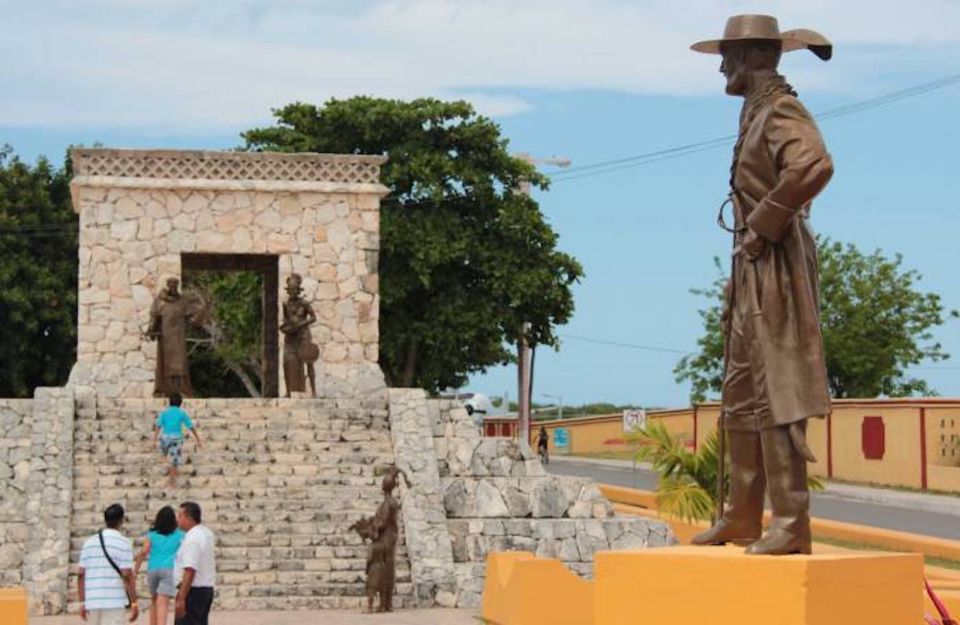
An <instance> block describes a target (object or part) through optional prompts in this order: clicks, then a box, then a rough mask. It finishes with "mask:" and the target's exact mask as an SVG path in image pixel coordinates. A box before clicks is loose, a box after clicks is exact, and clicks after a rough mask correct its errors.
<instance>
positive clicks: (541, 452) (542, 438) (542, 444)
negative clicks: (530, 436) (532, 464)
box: [537, 425, 550, 464]
mask: <svg viewBox="0 0 960 625" xmlns="http://www.w3.org/2000/svg"><path fill="white" fill-rule="evenodd" d="M549 440H550V437H549V436H548V435H547V428H545V427H544V426H542V425H541V426H540V433H539V434H537V455H538V456H540V461H541V462H543V463H544V464H549V463H550V456H549V454H548V453H547V443H548V441H549Z"/></svg>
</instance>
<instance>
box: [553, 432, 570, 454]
mask: <svg viewBox="0 0 960 625" xmlns="http://www.w3.org/2000/svg"><path fill="white" fill-rule="evenodd" d="M553 447H554V449H555V450H556V451H557V452H558V453H561V454H563V453H567V452H569V451H570V430H568V429H567V428H553Z"/></svg>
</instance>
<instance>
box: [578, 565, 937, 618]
mask: <svg viewBox="0 0 960 625" xmlns="http://www.w3.org/2000/svg"><path fill="white" fill-rule="evenodd" d="M922 579H923V558H922V557H921V556H920V555H918V554H889V553H875V552H852V553H849V554H825V555H811V556H803V555H795V556H778V557H774V556H747V555H745V554H744V553H743V549H742V548H737V547H667V548H663V549H647V550H642V551H607V552H600V553H598V554H597V555H596V582H595V584H596V589H595V590H596V595H595V611H594V621H593V622H594V623H603V625H634V624H635V623H636V622H637V618H638V615H640V614H642V617H643V621H644V622H648V623H670V624H671V625H702V624H703V623H715V624H717V625H721V624H730V625H734V624H736V625H769V624H770V623H774V622H775V623H778V624H780V625H838V624H840V623H870V625H903V624H905V623H922V622H923V621H922V615H923V597H922V595H921V593H920V587H921V583H922Z"/></svg>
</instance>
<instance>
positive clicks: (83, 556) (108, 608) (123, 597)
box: [77, 503, 138, 625]
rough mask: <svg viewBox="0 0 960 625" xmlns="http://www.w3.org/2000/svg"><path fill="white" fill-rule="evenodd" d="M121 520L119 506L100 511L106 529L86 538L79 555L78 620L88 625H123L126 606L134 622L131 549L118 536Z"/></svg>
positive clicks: (114, 505)
mask: <svg viewBox="0 0 960 625" xmlns="http://www.w3.org/2000/svg"><path fill="white" fill-rule="evenodd" d="M124 517H125V515H124V512H123V506H121V505H120V504H118V503H115V504H113V505H111V506H109V507H107V509H106V510H104V511H103V520H104V522H105V523H106V526H107V527H106V529H103V530H100V531H99V532H97V533H96V534H94V535H93V536H91V537H90V538H88V539H87V541H86V542H85V543H83V549H82V550H81V551H80V571H79V580H78V583H77V588H78V589H79V593H80V604H81V605H80V618H82V619H83V620H84V621H86V622H87V623H88V624H89V625H124V616H125V612H126V609H127V606H128V605H129V607H130V622H131V623H132V622H134V621H136V620H137V616H138V608H137V590H136V586H135V585H134V579H133V546H132V545H131V544H130V539H129V538H127V537H126V536H124V535H123V534H121V533H120V528H121V527H122V526H123V521H124Z"/></svg>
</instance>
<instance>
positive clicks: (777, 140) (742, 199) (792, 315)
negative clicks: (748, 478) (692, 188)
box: [725, 93, 833, 427]
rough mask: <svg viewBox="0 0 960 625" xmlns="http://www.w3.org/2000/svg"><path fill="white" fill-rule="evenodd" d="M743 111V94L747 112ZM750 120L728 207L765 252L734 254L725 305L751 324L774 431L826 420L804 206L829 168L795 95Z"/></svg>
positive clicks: (813, 261) (776, 100)
mask: <svg viewBox="0 0 960 625" xmlns="http://www.w3.org/2000/svg"><path fill="white" fill-rule="evenodd" d="M754 104H756V103H754ZM750 105H751V102H750V98H749V96H748V98H747V100H746V101H745V103H744V107H745V113H746V112H747V110H748V107H749V106H750ZM750 112H751V113H752V114H751V115H750V116H749V117H752V119H749V118H747V119H744V120H742V122H741V123H742V130H741V132H742V133H743V139H742V146H741V147H740V151H739V157H738V158H737V159H736V162H735V163H734V172H733V174H734V175H733V180H734V194H733V200H734V203H735V212H736V215H737V221H738V223H737V226H738V227H740V226H743V225H744V223H743V220H745V222H746V225H748V226H749V228H750V229H751V230H753V231H754V232H756V233H757V234H759V235H760V236H761V237H763V239H764V240H765V241H766V245H765V246H764V249H763V251H762V253H761V254H760V256H759V257H758V258H757V259H756V260H752V261H751V260H749V259H747V258H746V257H745V256H744V255H743V254H734V270H733V281H734V283H733V285H732V287H733V288H732V298H733V301H732V302H730V305H731V306H734V307H741V311H743V312H746V313H747V316H748V318H749V319H750V320H751V321H749V322H750V323H752V324H753V325H752V326H751V329H752V330H753V333H754V336H755V337H756V340H755V341H752V345H751V346H750V348H749V349H750V350H751V357H750V362H751V367H754V366H759V367H760V368H762V371H761V375H763V372H765V375H766V384H764V385H762V386H763V387H765V388H764V389H762V390H761V391H760V392H765V393H766V395H767V397H766V400H767V402H768V405H769V414H768V415H766V416H765V417H764V421H761V423H760V426H761V427H771V426H776V425H785V424H788V423H792V422H795V421H799V420H802V419H805V418H808V417H811V416H824V415H826V414H828V413H829V412H830V397H829V392H828V386H827V376H826V366H825V360H824V354H823V339H822V336H821V333H820V320H819V302H818V291H817V290H818V278H817V250H816V243H815V239H814V235H813V232H812V230H811V229H810V226H809V225H808V223H807V218H808V215H809V211H810V202H811V200H812V199H813V198H814V197H815V196H816V195H817V194H818V193H819V192H820V191H821V190H822V189H823V188H824V187H825V186H826V184H827V182H828V181H829V180H830V177H831V176H832V174H833V163H832V161H831V159H830V155H829V154H828V153H827V150H826V147H825V146H824V144H823V139H822V137H821V136H820V131H819V130H818V129H817V126H816V124H815V123H814V121H813V119H812V117H811V116H810V114H809V113H808V112H807V110H806V109H805V108H804V107H803V105H802V104H800V102H799V100H797V98H796V97H795V96H794V95H791V94H789V93H777V94H775V95H773V96H772V97H768V98H766V99H765V100H764V101H763V102H762V104H761V105H759V106H756V110H754V111H750ZM745 117H747V116H745ZM742 236H743V235H742V234H741V235H738V239H739V238H742ZM729 349H730V346H729V345H728V350H729ZM725 395H726V389H725ZM725 404H726V397H725Z"/></svg>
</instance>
